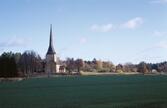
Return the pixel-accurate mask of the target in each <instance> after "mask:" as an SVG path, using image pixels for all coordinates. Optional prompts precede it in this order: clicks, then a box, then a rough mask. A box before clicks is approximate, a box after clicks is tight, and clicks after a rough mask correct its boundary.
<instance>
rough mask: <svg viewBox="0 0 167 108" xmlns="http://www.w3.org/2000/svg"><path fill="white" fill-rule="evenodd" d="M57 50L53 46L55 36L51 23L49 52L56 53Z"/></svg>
mask: <svg viewBox="0 0 167 108" xmlns="http://www.w3.org/2000/svg"><path fill="white" fill-rule="evenodd" d="M55 53H56V52H55V50H54V47H53V37H52V24H51V25H50V40H49V48H48V52H47V54H55Z"/></svg>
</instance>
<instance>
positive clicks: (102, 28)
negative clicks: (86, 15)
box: [90, 24, 113, 32]
mask: <svg viewBox="0 0 167 108" xmlns="http://www.w3.org/2000/svg"><path fill="white" fill-rule="evenodd" d="M90 29H91V31H94V32H111V31H113V25H112V24H105V25H98V24H94V25H92V26H91V28H90Z"/></svg>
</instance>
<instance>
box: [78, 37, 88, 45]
mask: <svg viewBox="0 0 167 108" xmlns="http://www.w3.org/2000/svg"><path fill="white" fill-rule="evenodd" d="M86 42H87V39H86V38H85V37H81V38H80V40H79V43H80V44H85V43H86Z"/></svg>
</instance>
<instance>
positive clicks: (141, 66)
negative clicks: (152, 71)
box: [137, 62, 149, 74]
mask: <svg viewBox="0 0 167 108" xmlns="http://www.w3.org/2000/svg"><path fill="white" fill-rule="evenodd" d="M137 67H138V72H141V73H143V74H145V73H148V72H149V71H148V67H147V64H146V63H145V62H140V63H139V64H138V66H137Z"/></svg>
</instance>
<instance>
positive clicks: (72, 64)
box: [66, 58, 75, 74]
mask: <svg viewBox="0 0 167 108" xmlns="http://www.w3.org/2000/svg"><path fill="white" fill-rule="evenodd" d="M74 68H75V61H74V58H67V59H66V69H67V70H68V72H69V74H71V73H72V71H74Z"/></svg>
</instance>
